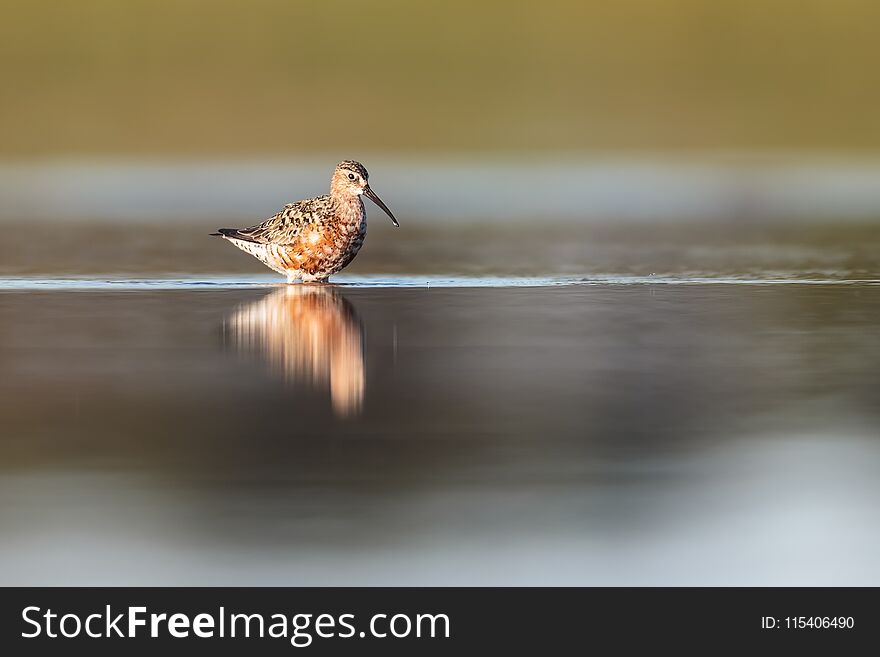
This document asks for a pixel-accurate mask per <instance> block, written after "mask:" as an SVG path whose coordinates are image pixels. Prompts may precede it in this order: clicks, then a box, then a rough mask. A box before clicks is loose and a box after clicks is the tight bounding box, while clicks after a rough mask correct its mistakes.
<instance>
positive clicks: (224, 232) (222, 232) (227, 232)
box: [211, 228, 244, 239]
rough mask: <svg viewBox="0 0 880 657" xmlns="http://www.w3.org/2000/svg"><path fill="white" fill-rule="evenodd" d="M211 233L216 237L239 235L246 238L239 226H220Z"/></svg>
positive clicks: (239, 237) (238, 236) (240, 237)
mask: <svg viewBox="0 0 880 657" xmlns="http://www.w3.org/2000/svg"><path fill="white" fill-rule="evenodd" d="M211 235H212V236H216V237H237V238H238V239H244V237H243V236H242V235H240V234H239V232H238V228H218V229H217V232H216V233H211Z"/></svg>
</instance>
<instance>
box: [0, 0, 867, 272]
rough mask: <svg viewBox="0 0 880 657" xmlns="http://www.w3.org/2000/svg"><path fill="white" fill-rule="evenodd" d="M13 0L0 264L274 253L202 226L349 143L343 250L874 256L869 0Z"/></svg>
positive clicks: (5, 79)
mask: <svg viewBox="0 0 880 657" xmlns="http://www.w3.org/2000/svg"><path fill="white" fill-rule="evenodd" d="M0 6H2V9H3V13H2V15H3V17H4V20H3V21H2V23H0V78H2V85H0V93H2V102H0V223H5V224H14V225H15V226H16V230H15V231H10V232H9V233H8V234H7V238H6V239H5V240H4V241H3V243H2V244H0V263H2V264H0V273H6V274H14V275H18V274H37V273H82V274H93V273H114V272H115V273H118V272H128V273H146V272H159V273H161V272H221V271H222V272H253V273H257V272H262V271H263V270H262V268H261V267H260V266H259V264H257V263H254V262H253V261H251V260H249V259H247V258H246V257H244V256H242V255H241V254H233V253H229V252H227V250H226V249H222V248H218V247H220V246H221V245H219V244H213V245H211V246H210V247H208V248H205V236H204V233H205V231H206V230H207V231H210V230H213V229H214V228H216V227H218V226H220V225H224V226H225V225H229V226H241V225H252V224H254V223H257V222H259V221H262V220H263V219H264V218H266V217H268V216H271V215H272V214H273V213H274V212H275V211H276V210H277V209H278V208H279V207H281V206H282V205H283V204H284V203H287V202H290V201H295V200H298V199H301V198H305V197H309V196H315V195H317V194H321V193H323V192H324V191H325V190H326V188H327V181H328V178H329V174H330V171H331V170H332V167H333V165H334V164H335V163H336V162H338V161H339V160H341V159H346V158H354V159H359V160H361V161H363V162H364V163H366V165H367V167H368V168H369V169H370V171H371V173H372V174H373V178H372V182H373V185H374V187H375V189H377V191H378V192H379V193H380V194H381V195H382V196H383V197H384V199H385V200H386V202H387V203H389V205H390V206H391V207H392V208H393V209H394V211H395V212H396V214H397V215H398V216H399V217H400V218H401V221H402V223H403V226H404V230H401V231H397V232H394V233H392V232H391V228H390V226H388V225H385V224H386V222H381V221H379V222H373V224H372V227H371V236H372V237H371V242H370V248H368V249H365V250H364V252H363V254H362V255H361V256H360V257H359V258H358V260H357V261H356V262H355V263H354V265H353V267H352V269H351V270H350V271H352V272H355V273H357V272H383V273H407V272H409V273H422V272H432V273H443V274H447V273H466V274H489V273H499V274H511V273H520V274H560V273H564V274H572V273H589V274H596V273H621V272H624V273H634V274H638V275H645V274H651V273H679V272H691V273H695V272H696V273H701V274H706V275H711V274H719V273H723V274H725V275H727V274H737V273H740V274H741V273H755V272H759V273H761V275H769V274H770V273H772V274H773V275H777V274H779V273H780V272H782V273H783V274H784V275H787V276H798V275H805V276H808V277H809V276H812V277H816V275H817V273H818V276H819V277H826V278H827V277H837V278H841V277H850V276H856V277H861V278H864V277H869V278H871V277H875V275H877V273H878V272H880V261H878V256H876V255H875V254H877V253H880V248H877V247H878V246H880V235H878V231H877V230H876V229H875V227H874V226H875V225H876V223H877V222H876V218H877V217H880V158H878V153H880V121H878V120H877V117H878V116H880V112H878V105H880V87H878V86H877V85H876V84H874V81H873V68H874V64H875V63H876V62H877V61H878V58H880V40H878V39H877V38H876V36H877V29H876V26H877V25H878V24H880V5H877V4H876V3H871V2H867V1H860V0H842V1H840V2H834V3H832V2H827V1H823V2H817V1H810V0H808V1H801V2H789V1H785V0H764V1H760V2H759V1H756V0H739V1H736V2H734V1H727V0H667V1H665V2H654V1H652V0H624V1H622V2H614V3H608V2H594V1H588V2H575V1H572V0H546V1H543V2H517V1H510V0H509V1H506V2H497V1H495V0H487V1H481V2H461V1H459V0H449V1H446V2H411V1H404V0H375V1H371V2H356V1H354V0H323V1H320V2H311V1H309V2H306V1H289V0H287V1H282V0H252V1H248V2H243V1H234V0H214V1H210V2H209V1H207V0H175V1H169V0H149V1H144V0H131V1H126V2H122V1H112V0H82V1H78V2H63V1H51V0H35V1H31V0H28V1H19V0H0ZM59 221H67V222H76V223H78V224H80V225H85V226H92V225H94V224H100V229H93V228H90V227H87V228H84V229H82V230H70V231H67V232H66V233H65V234H64V236H63V238H61V237H59V234H58V231H57V230H56V229H55V228H54V225H55V224H56V223H57V222H59ZM160 222H165V223H169V222H171V223H173V224H174V226H175V235H174V239H173V240H169V239H168V234H167V233H165V232H162V231H158V232H151V231H150V230H146V229H144V228H143V227H145V226H147V227H148V226H155V225H157V223H160ZM108 224H109V225H110V228H114V229H118V230H117V232H116V233H113V232H111V231H110V230H109V229H108ZM453 224H454V225H456V228H455V231H452V230H451V226H452V225H453ZM536 224H539V225H540V231H541V232H540V239H537V240H536V239H534V234H535V230H534V229H535V225H536ZM777 224H781V225H782V228H777V227H775V226H776V225H777ZM806 224H811V225H819V226H820V228H819V229H813V228H811V229H810V232H807V231H803V230H798V229H795V228H793V227H795V226H804V225H806ZM853 224H856V225H853ZM498 225H505V226H507V230H506V231H503V232H502V231H499V230H498V228H497V226H498ZM559 226H561V228H558V227H559ZM707 226H708V227H709V228H707ZM120 227H121V228H120ZM634 227H635V228H634ZM658 227H659V228H658ZM557 228H558V229H557ZM487 237H490V238H491V239H487ZM504 240H507V241H506V242H505V241H504ZM490 242H491V244H492V247H491V248H489V249H487V250H482V251H474V250H473V249H469V248H468V245H473V244H484V245H485V244H487V243H490ZM682 245H686V248H679V247H682ZM120 247H121V248H120ZM676 248H677V250H676ZM762 248H764V249H766V248H771V249H773V251H772V253H769V254H768V253H767V252H766V251H762V250H761V249H762ZM664 249H666V250H665V251H664ZM743 254H746V257H743ZM634 269H635V271H633V270H634Z"/></svg>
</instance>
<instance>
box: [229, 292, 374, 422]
mask: <svg viewBox="0 0 880 657" xmlns="http://www.w3.org/2000/svg"><path fill="white" fill-rule="evenodd" d="M225 328H226V331H225V333H226V334H227V335H229V336H231V339H232V340H233V341H234V344H235V347H236V348H237V349H238V350H239V351H240V352H246V353H252V354H253V353H255V354H258V355H260V356H261V357H262V358H263V359H265V360H266V361H267V362H268V363H269V366H270V368H271V369H272V370H273V371H275V372H278V373H279V374H281V375H282V376H284V378H285V380H287V381H291V382H306V383H308V384H310V385H312V386H313V387H317V388H320V387H324V386H326V385H327V384H328V383H329V385H330V400H331V403H332V405H333V410H334V411H335V412H336V413H337V414H338V415H343V416H346V415H352V414H355V413H358V412H359V411H360V410H361V407H362V406H363V400H364V386H365V383H366V375H365V363H364V348H363V337H362V334H363V327H362V323H361V321H360V320H359V318H358V317H357V314H356V312H355V310H354V307H353V306H352V305H351V303H350V302H349V301H348V300H347V299H346V298H345V297H343V296H342V295H341V294H340V293H339V292H338V291H337V290H336V289H334V288H332V287H327V286H319V285H289V286H285V288H284V289H281V290H278V291H277V292H273V293H272V294H270V295H269V296H267V297H264V298H263V299H261V300H259V301H257V302H255V303H252V304H250V305H248V306H244V307H243V308H240V309H239V310H238V311H236V312H235V313H233V314H232V315H231V316H230V317H229V319H227V321H226V324H225Z"/></svg>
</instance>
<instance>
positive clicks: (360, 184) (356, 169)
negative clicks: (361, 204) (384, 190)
mask: <svg viewBox="0 0 880 657" xmlns="http://www.w3.org/2000/svg"><path fill="white" fill-rule="evenodd" d="M369 180H370V174H369V173H367V170H366V168H365V167H364V165H363V164H361V163H360V162H355V161H354V160H345V161H343V162H340V163H339V164H338V165H336V171H334V172H333V180H332V182H331V183H330V190H331V193H332V194H333V195H334V196H339V195H341V196H360V195H361V194H363V195H364V196H366V197H367V198H368V199H370V200H371V201H372V202H373V203H375V204H376V205H378V206H379V207H380V208H382V209H383V210H384V211H385V214H387V215H388V216H389V217H390V218H391V223H393V224H394V225H395V226H398V227H399V226H400V224H399V223H397V219H395V218H394V215H393V214H391V210H389V209H388V206H387V205H385V204H384V203H383V202H382V199H380V198H379V197H378V196H377V195H376V192H374V191H373V190H372V189H370V183H369Z"/></svg>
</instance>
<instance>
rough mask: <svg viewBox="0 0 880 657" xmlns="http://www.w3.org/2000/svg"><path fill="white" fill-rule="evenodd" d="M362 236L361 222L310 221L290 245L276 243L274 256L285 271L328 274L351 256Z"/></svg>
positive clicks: (334, 271)
mask: <svg viewBox="0 0 880 657" xmlns="http://www.w3.org/2000/svg"><path fill="white" fill-rule="evenodd" d="M365 235H366V226H365V225H364V222H363V221H359V222H334V223H333V224H313V225H310V226H307V227H304V228H303V229H302V230H301V231H300V233H299V234H298V235H297V239H296V241H294V242H293V243H292V244H288V245H284V246H280V247H279V248H278V256H279V258H280V260H281V264H282V265H283V267H284V269H286V270H288V271H291V272H302V273H304V274H309V275H310V276H329V275H330V274H334V273H336V272H338V271H340V270H341V269H342V268H343V267H345V266H346V265H348V263H350V262H351V261H352V260H353V259H354V257H355V256H356V255H357V253H358V251H359V250H360V248H361V246H362V245H363V243H364V237H365Z"/></svg>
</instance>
